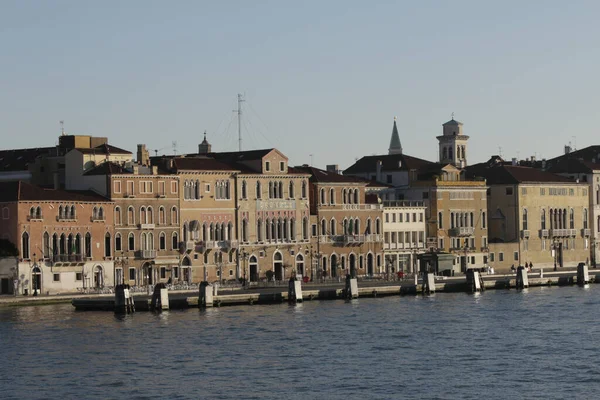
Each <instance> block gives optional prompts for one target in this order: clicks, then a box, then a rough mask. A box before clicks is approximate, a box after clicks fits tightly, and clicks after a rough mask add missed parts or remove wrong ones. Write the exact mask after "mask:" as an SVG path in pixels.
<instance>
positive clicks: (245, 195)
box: [242, 181, 248, 199]
mask: <svg viewBox="0 0 600 400" xmlns="http://www.w3.org/2000/svg"><path fill="white" fill-rule="evenodd" d="M247 198H248V184H247V183H246V181H242V199H247Z"/></svg>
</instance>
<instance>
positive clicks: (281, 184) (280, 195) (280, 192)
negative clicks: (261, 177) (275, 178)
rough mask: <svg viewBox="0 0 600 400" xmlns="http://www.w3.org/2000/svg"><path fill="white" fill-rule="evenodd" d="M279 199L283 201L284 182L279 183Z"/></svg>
mask: <svg viewBox="0 0 600 400" xmlns="http://www.w3.org/2000/svg"><path fill="white" fill-rule="evenodd" d="M279 198H280V199H283V182H281V181H279Z"/></svg>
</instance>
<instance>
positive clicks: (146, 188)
mask: <svg viewBox="0 0 600 400" xmlns="http://www.w3.org/2000/svg"><path fill="white" fill-rule="evenodd" d="M153 183H154V182H152V181H141V182H140V193H144V194H150V193H152V192H153V191H154V187H153Z"/></svg>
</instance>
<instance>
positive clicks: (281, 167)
mask: <svg viewBox="0 0 600 400" xmlns="http://www.w3.org/2000/svg"><path fill="white" fill-rule="evenodd" d="M279 170H280V171H282V172H283V171H285V162H283V161H279Z"/></svg>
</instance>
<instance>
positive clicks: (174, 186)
mask: <svg viewBox="0 0 600 400" xmlns="http://www.w3.org/2000/svg"><path fill="white" fill-rule="evenodd" d="M171 193H177V182H171Z"/></svg>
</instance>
